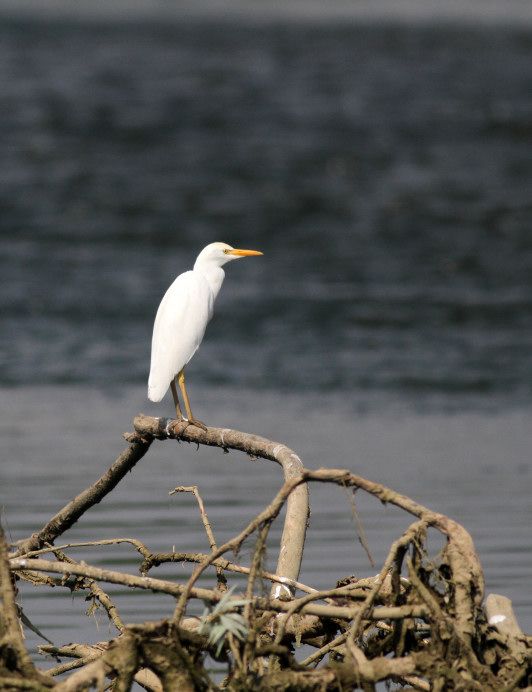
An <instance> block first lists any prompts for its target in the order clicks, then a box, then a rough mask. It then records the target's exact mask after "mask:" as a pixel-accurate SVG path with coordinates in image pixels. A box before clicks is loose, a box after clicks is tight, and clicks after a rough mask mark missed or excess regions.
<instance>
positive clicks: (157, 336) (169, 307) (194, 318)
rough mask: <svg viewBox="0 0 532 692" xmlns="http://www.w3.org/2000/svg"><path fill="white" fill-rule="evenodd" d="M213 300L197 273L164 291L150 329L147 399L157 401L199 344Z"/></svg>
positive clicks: (203, 279)
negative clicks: (151, 330) (151, 329)
mask: <svg viewBox="0 0 532 692" xmlns="http://www.w3.org/2000/svg"><path fill="white" fill-rule="evenodd" d="M213 303H214V296H213V293H212V290H211V288H210V286H209V284H208V283H207V281H206V279H205V278H204V277H203V276H202V275H201V274H199V273H198V272H194V271H188V272H185V273H184V274H180V275H179V276H178V277H177V279H176V280H175V281H174V283H173V284H172V285H171V286H170V288H169V289H168V290H167V291H166V293H165V295H164V297H163V299H162V301H161V304H160V305H159V309H158V310H157V315H156V317H155V324H154V325H153V338H152V343H151V367H150V377H149V380H148V398H149V399H151V401H160V400H161V399H162V398H163V396H164V395H165V394H166V391H167V389H168V387H169V385H170V382H171V381H172V379H173V378H174V377H175V375H177V373H178V372H179V371H180V370H182V368H184V367H185V365H186V364H187V363H188V361H189V360H190V359H191V358H192V356H193V355H194V353H196V351H197V350H198V346H199V345H200V344H201V341H202V339H203V335H204V334H205V328H206V327H207V324H208V322H209V320H210V319H211V317H212V310H213Z"/></svg>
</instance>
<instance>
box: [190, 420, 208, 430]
mask: <svg viewBox="0 0 532 692" xmlns="http://www.w3.org/2000/svg"><path fill="white" fill-rule="evenodd" d="M188 423H189V425H195V426H196V428H201V429H202V430H205V432H207V426H206V425H205V423H203V422H202V421H200V420H198V419H197V418H194V416H191V417H190V418H189V419H188Z"/></svg>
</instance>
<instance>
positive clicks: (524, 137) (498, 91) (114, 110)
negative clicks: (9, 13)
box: [0, 21, 532, 646]
mask: <svg viewBox="0 0 532 692" xmlns="http://www.w3.org/2000/svg"><path fill="white" fill-rule="evenodd" d="M0 85H1V90H2V97H1V100H0V161H1V168H0V170H1V181H2V183H1V185H0V206H1V208H2V213H1V214H0V229H1V245H2V246H1V252H0V271H1V275H2V291H1V292H0V309H1V312H2V316H3V339H2V345H1V348H2V351H1V367H0V386H1V389H0V398H1V400H2V438H3V463H2V472H1V474H2V475H1V477H2V485H1V487H2V497H1V501H2V503H3V506H4V521H5V523H6V525H7V526H8V528H9V531H10V533H11V535H12V537H13V539H18V538H22V537H24V536H26V535H27V534H28V533H30V532H31V531H33V530H35V529H36V528H37V527H39V526H40V525H41V524H42V523H43V522H44V521H45V520H46V519H47V518H48V517H49V516H50V515H51V514H52V513H54V512H55V511H56V510H57V509H58V508H59V507H60V506H62V504H63V503H64V502H66V501H67V500H68V499H70V498H71V497H72V496H73V495H74V494H76V493H77V492H79V491H80V490H81V489H82V488H83V487H85V485H86V484H88V483H89V482H92V481H93V480H94V479H95V478H96V477H97V476H98V475H99V474H100V473H101V472H103V471H104V470H105V468H106V465H107V464H109V463H110V462H111V461H112V459H113V458H114V457H115V456H116V454H117V453H118V452H119V451H120V448H121V441H120V433H121V432H122V431H123V430H126V429H129V428H130V426H131V423H130V421H131V417H132V416H133V415H134V414H135V413H137V412H138V411H139V410H144V411H145V412H149V413H153V414H163V415H169V414H170V413H171V405H170V400H169V399H168V398H167V399H166V401H165V402H164V403H163V404H160V405H157V406H154V405H151V404H150V405H149V404H148V403H147V402H146V400H145V392H144V386H145V381H146V378H147V371H148V362H149V345H150V338H151V326H152V321H153V316H154V314H155V310H156V307H157V305H158V302H159V300H160V298H161V296H162V294H163V292H164V291H165V289H166V287H167V286H168V285H169V284H170V282H171V281H172V280H173V278H174V276H175V275H176V274H178V273H180V272H181V271H183V270H184V269H186V268H189V267H190V266H191V265H192V263H193V261H194V258H195V255H196V254H197V252H198V251H199V250H200V249H201V248H202V247H203V245H205V244H207V243H209V242H212V241H213V240H223V241H226V242H229V243H231V244H233V245H236V246H243V247H251V248H254V249H260V250H263V251H264V253H265V254H264V257H263V258H258V259H255V258H253V259H246V260H243V261H241V262H238V263H233V264H232V265H231V266H230V267H228V271H227V279H226V283H225V285H224V287H223V290H222V293H221V294H220V297H219V301H218V304H217V309H216V316H215V319H214V321H213V323H212V324H211V325H210V327H209V330H208V332H207V338H206V341H205V343H204V344H203V346H202V348H201V350H200V352H199V353H198V354H197V356H196V358H195V359H194V361H193V363H192V364H191V366H190V371H189V382H190V390H191V395H192V397H193V398H192V402H193V404H194V405H195V409H196V413H197V415H198V416H199V417H200V418H203V419H205V420H206V421H207V422H208V423H211V424H213V425H214V424H216V425H225V426H231V427H236V428H242V429H245V430H250V431H253V432H256V433H258V434H262V435H265V436H268V437H271V438H273V439H279V440H282V441H284V442H286V443H287V444H289V445H290V446H292V447H293V448H294V449H295V450H296V451H297V452H298V453H300V454H301V456H302V458H303V461H304V462H305V463H306V464H307V465H308V466H310V467H317V466H321V465H324V466H334V467H348V468H350V469H352V470H353V471H355V472H357V473H360V474H362V475H366V476H368V477H370V478H373V479H376V480H379V481H382V482H384V483H386V484H388V485H391V486H393V487H396V488H397V489H399V490H401V491H402V492H405V493H407V494H410V495H412V496H413V497H414V498H415V499H417V500H418V501H419V502H421V503H423V504H425V505H429V506H431V507H433V508H434V509H437V510H440V511H443V512H446V513H448V514H451V515H452V516H453V517H454V518H456V519H457V520H459V521H461V522H462V523H463V524H464V525H465V526H466V527H467V528H468V529H469V530H470V531H471V533H472V534H473V537H474V539H475V541H476V544H477V547H478V549H479V553H480V557H481V560H482V562H483V565H484V567H485V570H486V578H487V582H488V587H489V589H490V590H496V591H500V592H502V593H505V594H506V595H509V596H510V597H511V598H512V599H513V600H514V603H515V605H516V608H517V611H518V616H519V617H520V620H521V622H522V624H523V626H526V627H527V628H528V629H529V630H530V629H532V594H531V591H530V573H531V569H532V557H531V545H530V531H529V526H530V521H531V519H532V503H531V502H530V481H531V476H530V462H529V458H530V432H529V417H530V409H531V404H532V365H531V363H532V361H531V358H530V351H531V346H532V309H531V308H532V232H531V226H532V203H531V196H530V190H531V184H532V125H531V122H532V120H531V116H532V34H531V33H528V32H527V31H525V30H522V31H519V30H509V29H505V30H503V29H497V28H496V27H492V28H484V29H482V30H481V29H476V30H474V29H471V28H467V27H459V26H454V27H453V26H441V27H439V28H438V27H428V26H425V27H423V26H417V27H412V28H409V27H407V26H401V27H400V26H392V25H389V26H377V25H371V24H368V25H361V26H340V25H333V24H330V25H327V24H321V25H312V26H311V25H305V24H302V25H296V24H295V23H292V24H288V25H284V26H282V25H280V24H275V23H271V24H268V23H266V24H261V25H254V24H252V23H251V22H249V21H247V22H240V23H238V22H235V23H229V22H218V23H217V22H214V21H201V22H199V21H198V22H192V21H188V22H186V21H184V22H182V23H173V24H171V25H167V26H161V25H158V24H157V23H147V24H145V25H139V24H133V23H129V24H128V23H123V24H121V25H113V24H110V23H107V24H97V23H94V24H91V25H82V24H72V23H66V22H63V23H61V22H54V23H21V22H18V23H17V22H4V23H3V25H2V26H1V27H0ZM279 482H280V479H279V476H278V471H277V469H276V468H275V467H272V468H270V466H269V465H268V464H265V463H262V462H261V463H255V464H250V463H249V462H248V461H247V460H246V459H241V458H239V457H238V456H237V455H236V454H232V455H230V456H229V457H227V456H224V455H222V454H221V453H217V452H215V451H214V450H201V451H200V452H197V453H196V452H195V451H194V450H193V449H191V448H189V447H187V446H179V447H178V446H177V445H175V444H170V443H166V444H162V443H161V444H158V445H156V447H155V449H154V450H152V451H151V452H150V454H149V456H148V457H146V459H145V460H143V461H142V462H141V464H140V465H139V467H138V468H137V469H136V470H135V471H134V472H133V473H132V474H130V476H129V477H128V478H127V479H126V480H125V481H124V483H123V484H122V485H121V486H120V487H119V488H118V490H117V491H116V493H114V494H113V497H111V498H108V499H107V500H106V501H105V502H103V503H102V505H100V506H98V507H97V508H95V509H94V510H91V512H89V513H88V514H87V515H86V517H84V518H83V520H82V521H81V522H79V524H78V525H76V526H75V527H74V529H73V530H72V531H71V532H69V534H68V536H67V537H65V538H68V539H69V540H87V539H93V538H96V537H101V538H103V537H113V536H118V535H122V536H124V535H129V536H136V537H139V538H142V539H143V540H145V541H146V542H147V543H148V544H149V545H150V547H152V548H153V549H154V550H163V551H167V550H170V549H171V548H172V546H173V545H175V546H176V549H191V550H192V549H194V550H197V549H198V546H203V549H206V548H207V545H206V543H205V539H204V537H203V534H202V527H201V524H200V522H199V519H198V517H197V516H196V515H195V514H194V513H193V511H192V503H191V501H190V499H189V498H183V497H179V498H175V497H174V498H171V499H169V498H168V496H167V492H168V490H170V489H171V488H172V487H174V486H175V485H178V484H192V483H197V484H198V485H199V486H200V489H201V491H202V492H203V495H204V499H205V502H206V504H207V508H208V509H209V510H210V511H211V512H212V517H211V518H212V520H213V525H214V527H215V530H216V532H217V536H218V537H219V540H222V539H223V538H227V537H229V536H230V535H232V534H233V533H235V532H237V531H238V530H239V529H240V528H241V527H242V524H243V522H244V521H245V520H246V519H249V518H251V516H252V515H253V514H254V512H255V511H256V510H257V509H258V508H259V507H262V505H263V504H265V503H266V502H268V501H269V499H271V497H272V496H273V494H274V492H275V490H276V489H277V487H278V485H279ZM360 502H361V506H360V507H359V511H360V513H361V516H362V519H363V521H364V523H365V526H366V532H367V534H368V540H369V543H370V545H371V547H372V550H373V552H374V553H375V556H376V557H377V558H378V559H382V558H383V557H384V556H385V552H386V547H387V546H388V545H389V543H390V542H391V540H393V538H394V537H396V535H397V534H396V532H397V530H398V527H399V525H402V524H401V522H403V524H404V525H406V523H405V522H406V520H404V521H403V518H401V519H398V515H397V514H396V513H394V511H393V510H390V509H389V508H386V509H385V508H382V507H381V506H380V505H377V504H376V503H372V502H369V501H368V502H366V501H365V500H361V501H360ZM312 503H313V505H312V507H313V518H312V523H311V527H310V533H309V543H308V551H307V556H306V560H305V564H304V569H303V574H302V579H303V580H304V581H307V582H308V583H310V584H312V585H314V586H318V587H325V586H330V585H331V583H332V581H331V580H333V581H334V580H335V579H336V578H337V577H338V578H339V577H342V576H345V575H346V574H351V573H353V572H356V573H358V574H371V573H372V570H371V568H370V567H369V566H368V564H367V560H366V558H365V556H364V554H363V552H362V550H361V548H360V546H359V545H358V543H357V540H356V535H355V531H354V527H353V523H352V518H351V514H350V511H351V510H350V507H349V503H348V501H347V499H346V498H345V497H344V496H343V495H342V494H341V493H340V494H339V493H338V491H336V492H333V490H332V489H323V488H320V489H318V488H313V489H312ZM274 538H275V535H274ZM271 551H272V553H271V564H270V566H271V567H273V566H274V564H275V546H274V542H273V543H272V547H271ZM75 554H76V555H77V556H78V557H80V558H82V559H85V560H86V561H88V562H90V561H91V559H92V558H91V555H92V553H91V552H90V551H86V550H83V551H80V552H78V553H75ZM105 555H106V557H105V558H104V557H103V553H98V556H97V558H95V560H96V563H97V564H105V565H107V566H110V567H114V568H119V567H124V566H127V567H130V568H131V569H134V566H133V565H134V559H135V556H134V555H133V554H132V551H131V550H128V549H126V548H123V547H121V548H109V549H107V552H106V553H105ZM245 557H246V556H245V555H244V556H243V559H244V558H245ZM180 569H181V568H179V570H180ZM185 573H186V571H183V574H185ZM161 574H164V575H168V576H169V575H171V574H173V575H174V576H175V571H174V572H172V570H170V569H168V568H165V570H161ZM24 597H25V598H26V599H27V603H28V611H29V614H30V616H33V617H34V619H35V621H36V623H37V624H38V625H39V627H41V629H43V630H44V631H46V632H47V633H48V636H50V637H51V638H52V639H54V640H57V641H68V640H69V639H75V638H79V637H80V636H83V637H85V638H86V639H93V640H97V639H99V638H102V639H103V638H106V637H107V636H108V635H109V631H108V628H107V625H105V624H104V625H103V630H104V631H103V632H102V631H101V630H102V623H104V622H105V620H104V618H101V620H100V630H97V629H95V627H94V625H93V623H92V622H91V621H90V620H87V622H86V631H84V632H80V630H79V622H78V616H79V613H80V612H82V611H83V609H84V608H85V607H86V604H84V603H83V602H81V599H74V601H71V600H70V599H69V598H68V597H65V595H64V594H61V595H60V594H59V592H57V593H55V594H54V595H53V597H49V596H48V595H45V593H44V592H38V593H36V592H35V590H29V591H27V593H25V594H24ZM118 598H119V599H120V604H121V607H122V612H123V615H124V617H125V619H129V620H136V619H138V620H140V619H144V618H156V617H160V616H162V615H163V614H164V613H165V612H166V613H167V612H168V610H169V608H171V604H169V602H167V601H165V599H161V600H160V601H156V600H155V601H154V600H153V599H146V598H145V597H142V598H134V597H133V596H132V595H131V594H122V595H121V596H118ZM154 603H157V605H156V604H154ZM30 641H31V643H32V646H33V645H35V641H34V640H33V639H31V638H30Z"/></svg>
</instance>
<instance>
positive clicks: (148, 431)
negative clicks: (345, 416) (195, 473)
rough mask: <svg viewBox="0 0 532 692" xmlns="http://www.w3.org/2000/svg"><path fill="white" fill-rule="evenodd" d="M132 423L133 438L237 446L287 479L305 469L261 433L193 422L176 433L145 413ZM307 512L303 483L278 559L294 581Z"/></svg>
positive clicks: (282, 590)
mask: <svg viewBox="0 0 532 692" xmlns="http://www.w3.org/2000/svg"><path fill="white" fill-rule="evenodd" d="M133 425H134V427H135V431H136V433H137V436H138V437H135V438H132V439H135V440H137V439H139V440H141V439H149V438H150V437H155V438H157V439H167V438H174V439H180V440H183V441H185V442H195V443H196V444H203V445H207V446H210V447H220V448H221V449H224V450H228V449H235V450H239V451H241V452H245V453H246V454H247V455H249V456H250V457H252V458H259V459H267V460H269V461H274V462H276V463H277V464H279V465H280V466H281V467H282V470H283V475H284V479H285V481H288V480H291V479H294V478H299V477H300V476H301V472H302V470H303V463H302V462H301V459H300V458H299V456H298V455H297V454H296V453H295V452H294V451H292V450H291V449H290V448H289V447H287V446H286V445H284V444H281V443H279V442H273V441H272V440H267V439H266V438H264V437H260V436H259V435H250V434H249V433H245V432H240V431H238V430H230V429H228V428H208V429H207V430H202V429H201V428H197V427H196V426H193V425H191V426H189V427H187V428H185V430H183V431H180V432H179V433H178V434H176V433H175V432H174V428H173V427H172V421H171V420H168V419H166V418H152V417H150V416H144V415H139V416H137V417H136V418H135V420H134V421H133ZM308 515H309V504H308V490H307V487H306V485H305V484H300V485H298V487H297V488H296V489H295V490H294V492H293V494H292V495H291V496H290V498H289V501H288V504H287V508H286V516H285V521H284V527H283V533H282V536H281V546H280V550H279V558H278V560H277V568H276V570H275V572H276V574H279V575H280V576H283V577H286V578H287V579H292V580H294V581H297V579H298V577H299V570H300V569H301V561H302V559H303V546H304V544H305V534H306V530H307V521H308ZM292 593H293V590H292V588H291V587H287V586H276V587H274V589H273V591H272V596H273V597H279V596H281V595H288V596H291V595H292Z"/></svg>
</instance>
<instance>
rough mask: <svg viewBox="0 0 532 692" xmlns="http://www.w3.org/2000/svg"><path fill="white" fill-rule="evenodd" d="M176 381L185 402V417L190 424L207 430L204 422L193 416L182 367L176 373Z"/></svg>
mask: <svg viewBox="0 0 532 692" xmlns="http://www.w3.org/2000/svg"><path fill="white" fill-rule="evenodd" d="M177 382H178V383H179V389H180V390H181V394H182V395H183V401H184V402H185V411H186V412H187V418H188V421H189V423H192V425H195V426H196V427H198V428H203V430H207V426H206V425H205V423H202V422H201V421H200V420H198V419H197V418H194V416H193V414H192V409H191V408H190V399H189V398H188V394H187V388H186V386H185V371H184V369H183V370H181V372H179V373H177Z"/></svg>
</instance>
